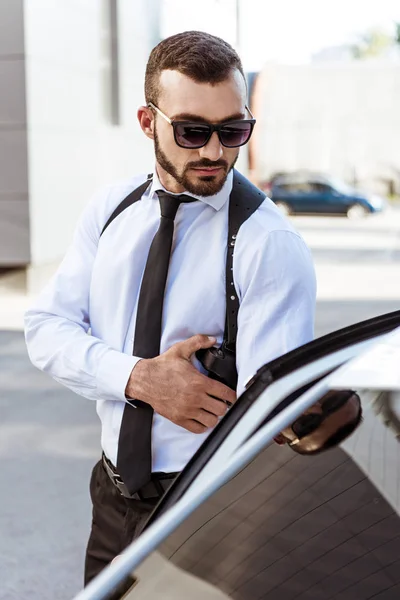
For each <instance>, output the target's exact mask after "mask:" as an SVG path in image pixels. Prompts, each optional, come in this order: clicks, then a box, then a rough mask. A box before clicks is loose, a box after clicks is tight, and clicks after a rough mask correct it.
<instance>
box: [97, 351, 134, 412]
mask: <svg viewBox="0 0 400 600" xmlns="http://www.w3.org/2000/svg"><path fill="white" fill-rule="evenodd" d="M139 360H142V359H141V358H140V357H138V356H130V355H128V354H124V353H123V352H117V351H116V350H109V351H108V352H107V353H106V354H105V356H103V358H102V359H101V360H100V363H99V368H98V370H97V392H98V394H99V397H100V398H101V399H102V400H114V401H115V400H120V401H122V402H127V398H126V397H125V389H126V385H127V383H128V381H129V377H130V375H131V373H132V369H133V368H134V367H135V366H136V364H137V363H138V362H139Z"/></svg>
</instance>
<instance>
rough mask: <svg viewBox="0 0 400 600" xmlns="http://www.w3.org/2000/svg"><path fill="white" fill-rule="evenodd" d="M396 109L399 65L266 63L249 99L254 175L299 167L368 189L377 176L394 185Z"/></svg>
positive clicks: (399, 122) (399, 165)
mask: <svg viewBox="0 0 400 600" xmlns="http://www.w3.org/2000/svg"><path fill="white" fill-rule="evenodd" d="M399 106H400V68H399V64H385V63H381V62H351V63H346V64H343V63H342V64H337V65H334V64H329V63H327V64H318V65H311V66H296V67H295V66H293V67H291V66H273V65H270V66H267V67H265V68H264V70H263V71H262V72H261V74H260V76H259V79H258V82H257V86H256V90H255V96H254V102H253V108H254V110H255V113H256V116H257V118H258V123H257V127H256V131H255V135H254V139H253V146H252V155H253V156H254V164H253V165H252V168H253V169H255V171H256V174H257V179H263V178H264V177H268V176H269V175H270V174H272V173H273V172H274V171H281V170H294V169H302V168H304V169H312V170H318V171H324V172H330V173H333V174H335V175H337V176H340V177H343V178H345V179H346V180H348V181H351V180H352V179H353V177H354V176H356V178H357V179H358V180H359V183H360V185H361V186H364V187H367V188H370V189H377V188H378V187H380V188H382V185H379V184H380V183H382V178H396V177H397V178H398V181H399V186H400V153H399V140H400V111H399ZM377 191H378V190H377ZM381 191H383V190H381ZM399 192H400V190H399Z"/></svg>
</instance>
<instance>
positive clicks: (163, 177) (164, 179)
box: [156, 162, 186, 194]
mask: <svg viewBox="0 0 400 600" xmlns="http://www.w3.org/2000/svg"><path fill="white" fill-rule="evenodd" d="M156 171H157V176H158V179H159V180H160V183H161V184H162V185H163V187H164V188H165V189H166V190H167V192H171V194H182V192H186V190H185V188H184V187H183V186H182V185H181V184H180V183H178V182H177V181H176V179H174V177H172V175H170V174H169V173H167V171H166V170H165V169H163V168H162V167H161V166H160V164H159V163H158V162H156Z"/></svg>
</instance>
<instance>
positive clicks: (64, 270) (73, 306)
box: [25, 190, 140, 401]
mask: <svg viewBox="0 0 400 600" xmlns="http://www.w3.org/2000/svg"><path fill="white" fill-rule="evenodd" d="M110 194H111V191H110V190H108V191H107V190H106V191H102V192H100V193H98V194H96V196H95V197H94V198H93V199H92V201H91V202H90V203H89V204H88V206H87V208H86V210H85V211H84V213H83V215H82V217H81V219H80V221H79V223H78V226H77V229H76V231H75V235H74V238H73V241H72V244H71V246H70V248H69V249H68V251H67V253H66V255H65V258H64V260H63V261H62V263H61V265H60V267H59V268H58V270H57V272H56V274H55V275H54V277H53V278H52V279H51V280H50V282H49V283H48V284H47V286H46V287H45V289H44V290H43V292H42V293H41V294H40V295H39V297H38V299H37V301H36V302H35V303H34V305H33V306H32V307H31V308H30V309H29V310H28V311H27V312H26V313H25V340H26V344H27V349H28V354H29V357H30V359H31V361H32V363H33V364H34V365H35V366H36V367H37V368H39V369H41V370H42V371H45V372H46V373H49V374H50V375H51V376H52V377H53V378H54V379H55V380H56V381H58V382H59V383H62V384H63V385H65V386H67V387H68V388H69V389H71V390H72V391H74V392H75V393H77V394H80V395H81V396H85V397H86V398H89V399H90V400H100V399H101V400H120V401H126V398H125V388H126V384H127V382H128V379H129V376H130V374H131V371H132V369H133V368H134V366H135V365H136V363H137V362H138V361H139V360H140V358H139V357H135V356H129V355H127V354H124V353H122V352H120V351H118V350H116V349H113V348H111V347H109V346H108V345H107V344H105V343H104V342H103V341H101V340H100V339H98V338H96V337H93V336H91V335H90V333H89V330H90V319H89V292H90V283H91V274H92V269H93V263H94V260H95V256H96V252H97V245H98V240H99V237H100V232H101V230H102V227H103V226H104V223H105V222H106V220H107V217H108V213H107V210H106V208H105V207H107V203H108V200H109V198H110ZM110 212H112V211H109V213H110Z"/></svg>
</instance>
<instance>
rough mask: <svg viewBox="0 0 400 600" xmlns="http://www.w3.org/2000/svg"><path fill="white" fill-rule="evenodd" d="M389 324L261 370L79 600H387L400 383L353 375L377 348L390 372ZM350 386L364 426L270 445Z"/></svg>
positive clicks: (395, 583) (398, 320) (372, 325)
mask: <svg viewBox="0 0 400 600" xmlns="http://www.w3.org/2000/svg"><path fill="white" fill-rule="evenodd" d="M398 327H400V311H396V312H395V313H390V314H388V315H384V316H382V317H377V318H375V319H371V320H369V321H364V322H362V323H359V324H356V325H354V326H351V327H347V328H345V329H343V330H340V331H338V332H335V333H333V334H330V335H327V336H324V337H323V338H319V339H318V340H315V341H313V342H311V343H309V344H307V345H305V346H303V347H301V348H299V349H297V350H295V351H293V352H290V353H288V354H287V355H285V356H283V357H281V358H279V359H277V360H275V361H272V362H271V363H269V364H267V365H265V367H263V368H262V369H260V370H259V372H258V373H257V374H256V375H255V377H254V378H253V380H252V381H251V382H250V385H249V387H248V389H247V390H246V392H245V393H244V394H242V396H241V397H240V399H239V400H238V401H237V402H236V404H235V405H234V406H233V407H232V408H231V409H230V411H229V412H228V414H227V415H226V417H224V419H223V420H222V421H221V422H220V423H219V425H218V426H217V427H216V428H215V429H214V431H213V432H212V433H211V435H210V436H209V438H208V439H207V440H206V442H205V443H204V444H203V445H202V447H201V448H200V449H199V451H198V452H197V453H196V455H195V456H194V457H193V459H192V460H191V461H190V463H189V464H188V465H187V467H186V468H185V469H184V470H183V471H182V473H181V475H180V476H179V477H178V479H177V480H176V482H175V483H174V484H173V486H172V487H171V488H170V490H169V491H168V492H167V494H166V495H165V496H164V498H163V499H162V500H161V501H160V503H159V505H158V506H157V507H156V509H155V511H154V512H153V514H152V515H151V517H150V519H149V521H148V524H147V526H146V528H145V530H144V531H143V532H142V534H141V535H140V536H139V538H138V539H137V540H136V541H134V542H133V543H132V544H131V546H130V547H129V548H128V549H127V550H126V551H125V552H124V553H123V554H122V555H121V557H120V559H119V560H118V561H116V562H115V563H114V564H112V565H111V566H110V567H108V568H107V569H105V570H104V571H103V573H101V574H100V575H99V576H98V577H97V578H96V579H95V580H94V581H92V582H91V583H90V584H89V586H88V587H87V588H85V590H83V591H82V592H81V593H80V594H78V596H77V597H76V600H95V599H96V600H98V599H102V598H113V599H114V598H122V597H124V598H129V599H130V600H135V599H137V600H144V599H146V600H147V599H149V600H150V599H152V600H158V599H161V598H162V599H163V600H168V599H169V598H171V600H172V599H174V600H183V599H184V598H185V599H187V598H191V599H194V600H197V599H199V600H200V598H201V599H202V600H203V599H204V600H207V599H210V600H211V599H215V600H217V599H223V598H225V599H227V598H233V599H236V600H255V599H264V600H292V599H296V600H309V599H311V600H312V599H314V600H322V599H323V600H326V599H327V598H332V599H337V600H338V599H339V598H340V599H341V600H358V599H360V600H361V599H369V598H371V599H372V598H374V600H398V599H399V598H400V471H399V464H400V445H399V443H398V441H397V433H396V427H395V425H396V423H395V417H393V419H392V422H389V421H390V420H388V414H389V413H388V406H390V409H391V411H392V414H393V413H395V407H394V405H393V398H395V395H396V393H398V392H400V380H399V377H398V378H397V380H396V378H395V377H393V378H392V380H391V381H390V382H389V383H388V382H387V379H388V378H387V374H386V375H384V377H383V379H382V377H381V380H379V368H377V369H376V372H377V374H376V377H375V380H374V382H372V380H370V381H367V378H366V377H365V378H363V377H362V364H363V361H364V362H365V360H367V362H368V360H370V358H369V359H368V357H370V354H371V352H372V353H373V351H374V348H376V347H379V346H380V347H381V348H382V347H383V348H385V347H387V344H388V343H389V345H390V346H391V348H393V349H394V350H393V352H394V353H396V351H397V363H396V360H395V359H393V365H395V364H397V365H399V364H400V329H399V330H397V331H393V330H395V329H396V328H398ZM390 332H393V333H390ZM396 349H397V350H396ZM368 352H369V354H368ZM364 357H367V359H365V358H364ZM353 361H354V362H353ZM357 361H358V363H357ZM378 362H379V361H378ZM352 364H353V365H355V370H354V367H352ZM357 365H358V366H357ZM360 365H361V371H360ZM377 367H379V365H377ZM352 368H353V371H352ZM346 369H347V370H346ZM397 370H398V371H400V369H399V367H398V366H397ZM355 371H357V373H358V379H357V380H356V379H355V378H352V377H353V376H354V373H355ZM390 372H391V371H390ZM346 377H347V379H346ZM370 379H371V378H370ZM364 380H365V382H364ZM396 381H397V382H398V386H397V384H396ZM353 384H357V385H353ZM396 386H397V387H396ZM347 388H348V389H354V390H355V391H356V392H357V393H358V394H359V396H360V398H361V402H362V406H363V414H364V420H363V422H362V424H361V425H360V426H359V427H358V429H357V430H356V432H355V433H354V434H353V435H352V436H351V437H350V438H349V439H348V440H347V441H346V442H345V443H344V444H342V445H341V447H337V448H335V449H333V450H330V451H327V452H324V453H322V454H318V455H315V456H301V455H298V454H296V453H294V452H293V451H292V450H291V449H290V448H289V447H287V446H283V447H282V446H277V445H276V444H275V443H274V442H273V441H272V440H273V437H274V436H275V435H276V434H277V433H279V432H280V431H281V430H282V429H283V428H285V427H286V426H288V425H289V424H290V423H292V422H293V421H294V420H295V419H296V418H297V417H298V416H299V415H300V414H301V413H302V412H303V411H304V410H305V409H306V408H308V407H309V406H311V405H312V404H314V403H315V402H316V401H318V400H319V399H320V398H321V397H322V396H324V395H325V394H326V392H327V391H329V390H335V389H347ZM383 391H384V394H386V398H389V399H390V400H391V401H390V402H389V401H388V400H386V404H385V403H384V402H383V401H382V393H383ZM383 405H385V407H386V410H383V408H384V406H383ZM399 434H400V431H399ZM116 586H119V588H118V591H117V592H115V588H116ZM112 590H114V591H113V592H112ZM121 590H123V591H121Z"/></svg>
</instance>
